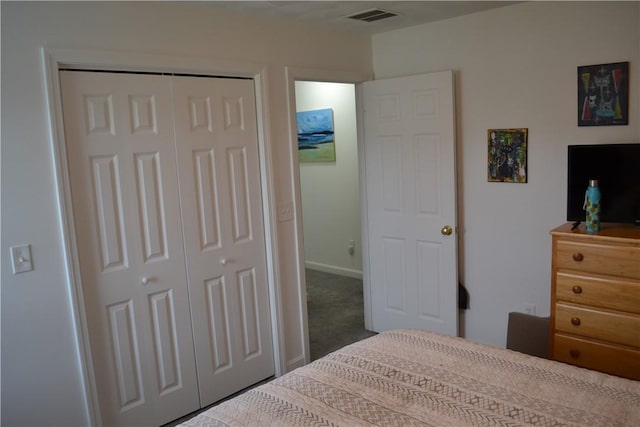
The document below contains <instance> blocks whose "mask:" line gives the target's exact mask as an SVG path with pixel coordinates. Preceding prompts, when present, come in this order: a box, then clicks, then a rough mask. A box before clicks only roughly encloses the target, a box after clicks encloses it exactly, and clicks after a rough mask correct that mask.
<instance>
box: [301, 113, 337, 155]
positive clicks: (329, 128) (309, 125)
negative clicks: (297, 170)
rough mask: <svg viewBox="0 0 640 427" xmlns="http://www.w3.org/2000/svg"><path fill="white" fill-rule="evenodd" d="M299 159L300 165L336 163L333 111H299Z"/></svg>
mask: <svg viewBox="0 0 640 427" xmlns="http://www.w3.org/2000/svg"><path fill="white" fill-rule="evenodd" d="M296 124H297V127H298V159H299V161H300V163H310V162H335V161H336V146H335V139H334V127H333V110H332V109H331V108H324V109H321V110H311V111H298V112H297V113H296Z"/></svg>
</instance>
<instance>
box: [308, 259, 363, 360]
mask: <svg viewBox="0 0 640 427" xmlns="http://www.w3.org/2000/svg"><path fill="white" fill-rule="evenodd" d="M305 273H306V276H307V282H306V283H307V313H308V318H309V325H308V326H309V347H310V353H311V360H316V359H318V358H320V357H322V356H324V355H326V354H328V353H331V352H332V351H335V350H337V349H339V348H341V347H344V346H345V345H347V344H351V343H354V342H356V341H360V340H362V339H364V338H368V337H370V336H372V335H375V332H371V331H368V330H366V329H365V328H364V305H363V299H362V280H360V279H354V278H351V277H345V276H338V275H336V274H331V273H325V272H322V271H317V270H310V269H306V270H305Z"/></svg>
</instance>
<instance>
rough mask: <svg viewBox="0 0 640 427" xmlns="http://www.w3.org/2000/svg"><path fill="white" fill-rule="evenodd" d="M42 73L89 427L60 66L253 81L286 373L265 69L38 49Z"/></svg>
mask: <svg viewBox="0 0 640 427" xmlns="http://www.w3.org/2000/svg"><path fill="white" fill-rule="evenodd" d="M42 61H43V72H44V78H45V87H46V92H47V102H48V105H47V107H48V115H49V126H50V129H49V133H50V138H51V150H52V156H53V166H54V174H55V180H56V185H55V188H56V199H57V204H58V212H57V214H58V218H59V226H60V231H61V234H62V242H61V243H62V248H61V249H62V252H63V257H64V264H65V270H66V272H65V273H66V277H67V282H68V289H69V295H68V298H69V300H70V306H71V310H72V317H73V324H74V329H75V340H76V346H77V349H78V355H77V357H78V360H79V362H80V370H81V372H80V374H81V381H82V387H83V390H84V395H85V402H84V403H85V407H86V408H87V411H88V413H87V419H88V420H89V422H90V424H91V425H95V426H101V425H102V421H101V416H100V406H99V401H98V395H97V388H96V381H95V376H94V367H93V364H92V357H91V348H90V341H89V332H88V327H87V316H86V312H85V308H84V303H83V301H84V298H83V293H82V282H81V276H80V263H79V256H78V244H77V236H76V232H75V225H74V224H75V222H74V217H73V209H72V202H71V184H70V177H69V165H68V161H67V144H66V138H65V134H64V125H63V116H62V98H61V92H60V76H59V71H60V69H62V68H74V69H84V70H87V71H89V70H107V71H131V72H157V73H163V72H164V73H184V74H199V75H210V76H222V77H244V78H250V79H252V80H253V81H254V90H255V96H256V115H257V122H258V123H257V125H258V135H257V136H258V151H259V161H260V183H261V193H262V212H263V221H264V229H265V252H266V258H267V280H268V287H269V305H270V314H271V331H272V339H273V351H274V362H275V374H276V376H280V375H282V374H283V373H284V372H286V370H287V365H286V361H285V360H284V359H285V356H284V355H285V354H286V353H285V347H284V323H283V320H282V299H281V293H282V290H281V288H280V274H279V270H278V263H277V260H278V241H277V221H276V211H277V210H276V206H275V188H274V176H273V166H272V165H273V161H272V160H273V155H272V145H271V140H270V131H269V123H270V120H269V113H268V105H267V104H268V98H267V66H266V65H264V64H254V63H246V62H231V61H224V60H217V59H208V58H200V57H184V56H170V55H154V54H144V53H124V52H114V51H101V50H80V49H64V48H42Z"/></svg>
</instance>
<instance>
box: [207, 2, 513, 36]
mask: <svg viewBox="0 0 640 427" xmlns="http://www.w3.org/2000/svg"><path fill="white" fill-rule="evenodd" d="M514 3H519V2H514V1H479V0H476V1H214V2H211V3H209V4H210V5H211V6H212V7H216V8H223V9H226V10H230V11H233V12H237V13H241V14H247V15H254V16H263V17H271V18H278V19H284V20H287V21H297V22H300V23H307V24H316V25H322V26H324V27H325V28H334V29H337V30H347V31H355V32H361V33H366V34H376V33H382V32H385V31H391V30H397V29H399V28H405V27H411V26H414V25H419V24H425V23H427V22H434V21H440V20H443V19H449V18H453V17H456V16H462V15H468V14H471V13H476V12H481V11H483V10H488V9H494V8H497V7H502V6H508V5H511V4H514ZM371 9H382V10H384V11H388V12H392V13H395V14H397V16H394V17H391V18H388V19H383V20H379V21H375V22H363V21H357V20H353V19H349V18H348V16H351V15H354V14H356V13H359V12H365V11H369V10H371Z"/></svg>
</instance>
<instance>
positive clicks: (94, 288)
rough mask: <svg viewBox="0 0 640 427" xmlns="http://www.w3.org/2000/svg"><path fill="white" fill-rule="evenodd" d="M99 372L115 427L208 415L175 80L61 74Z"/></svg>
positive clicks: (105, 414)
mask: <svg viewBox="0 0 640 427" xmlns="http://www.w3.org/2000/svg"><path fill="white" fill-rule="evenodd" d="M61 86H62V103H63V113H64V126H65V136H66V143H67V146H66V150H67V155H68V163H69V176H70V181H71V193H72V204H73V216H74V220H75V232H76V238H77V244H78V255H79V258H80V260H79V261H80V273H81V282H82V294H83V302H84V308H85V313H86V318H87V326H88V328H89V330H88V335H89V338H90V345H91V355H92V361H91V362H92V365H93V370H94V373H95V379H96V388H97V391H98V397H99V405H100V413H101V414H100V415H101V417H102V420H103V424H104V425H110V426H111V425H114V426H116V425H135V424H137V425H148V424H156V425H160V424H164V423H166V422H169V421H171V420H173V419H175V418H177V417H180V416H182V415H184V414H186V413H189V412H191V411H194V410H196V409H198V408H199V400H198V389H197V383H196V372H195V358H194V353H193V341H192V331H191V319H190V316H189V301H188V289H187V283H186V272H185V259H184V248H183V239H182V229H181V227H180V223H181V217H180V208H179V203H178V201H179V194H178V185H177V170H176V162H175V149H174V127H173V117H172V109H171V102H172V101H171V92H170V78H169V77H166V76H152V75H132V74H114V73H98V72H79V71H63V72H61Z"/></svg>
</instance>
